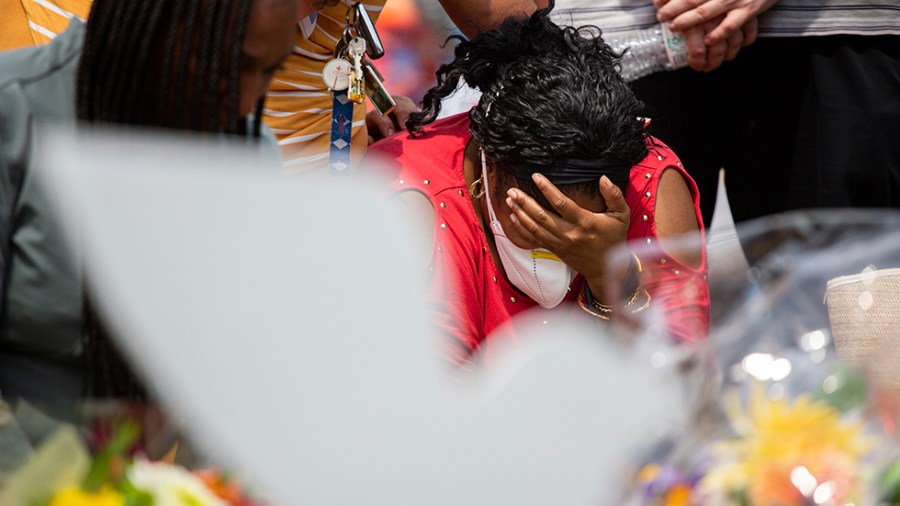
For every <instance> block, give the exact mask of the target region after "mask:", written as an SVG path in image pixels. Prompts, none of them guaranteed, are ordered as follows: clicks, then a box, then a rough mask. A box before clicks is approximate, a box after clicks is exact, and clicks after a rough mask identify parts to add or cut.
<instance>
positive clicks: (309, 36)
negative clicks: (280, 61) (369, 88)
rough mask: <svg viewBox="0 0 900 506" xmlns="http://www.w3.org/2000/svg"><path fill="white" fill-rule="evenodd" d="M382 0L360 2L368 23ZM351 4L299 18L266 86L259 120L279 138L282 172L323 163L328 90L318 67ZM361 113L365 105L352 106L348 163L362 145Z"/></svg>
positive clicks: (328, 123)
mask: <svg viewBox="0 0 900 506" xmlns="http://www.w3.org/2000/svg"><path fill="white" fill-rule="evenodd" d="M385 1H386V0H364V1H363V5H365V7H366V11H367V12H368V13H369V16H370V17H371V18H372V21H373V22H374V21H375V20H377V18H378V15H379V14H380V13H381V9H382V8H383V7H384V4H385ZM353 3H354V2H351V1H350V0H344V1H342V2H341V3H339V4H338V5H336V6H334V7H326V8H324V9H322V10H321V11H319V12H317V13H315V14H314V15H313V16H311V18H310V19H308V20H305V21H304V22H302V23H300V29H299V30H298V31H297V35H296V38H295V42H294V51H293V53H292V54H291V56H290V57H288V59H287V61H285V63H284V69H283V70H281V71H279V72H277V73H276V74H275V77H274V78H273V79H272V83H271V84H270V85H269V94H268V96H267V98H266V107H265V116H264V119H265V122H266V124H267V125H268V126H269V128H271V129H272V132H273V133H274V134H275V136H276V137H277V138H278V144H279V146H280V147H281V155H282V158H283V159H284V166H285V170H286V171H287V172H302V171H307V170H311V169H321V168H325V167H327V165H328V158H329V147H330V143H331V102H332V94H331V91H329V90H328V88H327V87H326V86H325V82H324V81H323V80H322V69H323V67H324V66H325V64H326V63H327V62H328V61H329V60H331V59H332V58H333V57H334V47H335V45H336V44H337V41H338V39H340V37H341V35H342V34H343V31H344V26H345V25H346V22H345V20H346V15H347V8H348V7H349V6H350V5H352V4H353ZM388 50H389V49H388ZM365 117H366V107H365V106H364V105H357V106H354V108H353V131H352V134H351V148H350V150H351V152H350V160H351V163H353V164H355V163H357V162H359V159H360V158H361V157H362V155H363V154H364V153H365V150H366V143H367V132H366V128H365Z"/></svg>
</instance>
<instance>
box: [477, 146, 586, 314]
mask: <svg viewBox="0 0 900 506" xmlns="http://www.w3.org/2000/svg"><path fill="white" fill-rule="evenodd" d="M481 167H482V169H481V174H482V177H483V178H484V179H483V183H484V194H485V195H486V196H487V208H488V215H489V216H490V222H491V232H492V233H493V234H494V242H495V243H496V244H497V254H498V256H499V257H500V262H501V263H503V269H504V270H505V271H506V277H507V278H509V282H510V283H512V284H513V285H515V287H516V288H518V289H519V290H522V293H524V294H525V295H527V296H529V297H530V298H531V299H532V300H534V301H535V302H537V303H538V304H540V305H541V306H542V307H545V308H548V309H549V308H552V307H556V306H558V305H559V303H560V302H562V300H563V299H564V298H565V296H566V293H567V292H568V291H569V285H570V284H571V283H572V279H573V278H574V277H575V274H576V273H575V271H574V270H572V269H571V268H570V267H569V266H568V265H566V264H565V263H563V261H562V260H560V259H559V257H557V256H556V255H554V254H553V253H551V252H549V251H547V250H545V249H535V250H526V249H522V248H519V247H518V246H516V245H515V244H513V243H512V241H510V240H509V239H507V238H506V233H505V232H504V231H503V227H502V226H501V225H500V221H499V220H497V216H496V215H495V214H494V206H492V205H491V189H490V188H489V187H488V180H487V163H486V162H485V159H484V153H481Z"/></svg>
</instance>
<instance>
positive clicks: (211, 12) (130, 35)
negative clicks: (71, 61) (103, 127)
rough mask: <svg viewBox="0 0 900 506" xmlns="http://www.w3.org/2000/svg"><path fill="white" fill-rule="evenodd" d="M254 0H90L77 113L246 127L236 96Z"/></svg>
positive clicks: (176, 125) (192, 126)
mask: <svg viewBox="0 0 900 506" xmlns="http://www.w3.org/2000/svg"><path fill="white" fill-rule="evenodd" d="M252 1H253V0H128V1H123V0H95V1H94V4H93V6H92V8H91V13H90V17H89V18H88V25H87V31H86V35H85V40H84V47H83V49H82V53H81V58H80V61H79V65H78V82H77V88H76V102H77V112H78V118H79V119H81V120H84V121H89V122H109V123H128V124H135V125H141V126H151V127H162V128H173V129H180V130H195V131H200V132H224V133H231V134H247V133H248V131H247V124H246V121H245V119H244V118H242V117H240V115H239V113H238V108H239V106H238V102H239V100H240V70H241V58H242V54H243V51H242V48H243V40H244V33H245V31H246V26H247V19H248V17H249V12H250V5H251V3H252ZM259 121H260V116H259V114H257V116H256V117H255V123H256V124H258V123H259ZM251 131H258V128H256V126H255V125H254V128H253V129H252V130H251Z"/></svg>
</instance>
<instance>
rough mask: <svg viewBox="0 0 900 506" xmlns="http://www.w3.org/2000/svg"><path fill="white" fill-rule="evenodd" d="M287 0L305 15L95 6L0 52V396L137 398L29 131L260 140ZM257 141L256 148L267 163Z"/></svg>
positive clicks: (264, 3) (267, 1)
mask: <svg viewBox="0 0 900 506" xmlns="http://www.w3.org/2000/svg"><path fill="white" fill-rule="evenodd" d="M301 6H302V7H303V8H304V10H305V11H309V10H310V9H309V8H308V6H306V4H305V3H304V4H301V3H300V0H134V1H123V0H96V1H95V2H94V5H93V7H92V10H91V14H90V17H89V19H88V21H87V23H86V24H85V23H83V22H81V21H79V20H77V19H73V21H72V23H71V25H70V27H69V29H68V30H67V31H65V32H64V33H62V34H61V35H59V36H58V37H56V38H55V39H54V40H53V41H52V42H51V43H50V44H48V45H45V46H40V47H33V48H27V49H22V50H19V51H13V52H9V53H3V54H0V282H2V283H0V395H2V398H3V399H6V400H7V401H9V402H10V403H11V404H16V403H18V400H20V399H24V400H27V401H28V402H29V403H30V404H32V405H40V407H41V410H42V411H44V412H45V413H44V414H47V415H49V416H50V417H52V418H58V419H65V420H71V419H72V418H73V417H74V410H73V408H74V407H75V406H76V405H75V401H77V400H78V399H80V398H83V397H85V396H94V397H96V396H108V395H113V396H132V395H140V388H139V387H138V385H135V384H134V382H133V379H132V377H131V376H130V374H128V373H127V368H124V366H122V364H121V363H119V362H117V360H116V359H115V354H114V353H113V351H112V349H111V347H110V346H109V344H108V341H107V340H106V338H105V335H104V334H105V333H104V331H103V328H102V326H101V325H100V322H99V320H98V319H97V318H96V317H95V312H94V308H92V305H91V304H90V303H89V300H88V297H86V295H87V294H86V293H85V287H84V283H83V279H82V278H83V273H82V270H81V266H80V265H77V262H76V261H74V260H73V258H72V256H71V253H70V252H69V251H68V250H67V248H66V247H65V245H64V243H63V239H62V233H61V231H60V230H59V226H58V223H57V222H56V220H55V218H54V216H53V215H52V213H51V211H50V199H51V198H52V195H50V194H48V193H47V192H43V191H41V189H40V188H38V186H37V183H36V181H35V180H34V175H33V171H31V170H30V167H31V163H32V158H33V157H34V155H35V154H36V153H37V152H39V150H40V149H41V145H40V134H39V132H38V131H37V130H38V129H39V128H40V125H41V124H43V123H47V122H52V123H56V124H60V123H73V122H74V121H75V120H76V119H77V120H80V121H81V122H86V123H107V124H108V123H116V124H129V125H137V126H141V127H155V128H165V129H174V130H190V131H195V132H204V133H207V134H209V135H214V136H215V135H220V134H229V135H234V136H252V137H260V136H261V134H262V133H264V130H262V129H261V128H260V115H261V104H262V98H263V95H264V93H265V91H266V88H267V86H268V83H269V80H270V79H271V77H272V74H273V73H274V72H275V70H276V69H277V68H278V67H279V66H280V64H281V62H282V61H283V60H284V58H286V57H287V55H288V54H289V53H290V52H291V47H292V46H291V40H292V36H293V33H294V28H295V23H296V20H297V18H298V16H300V15H302V14H303V13H302V12H301ZM263 137H264V138H265V137H266V136H265V135H263ZM268 138H269V142H268V143H267V142H259V143H258V144H259V146H260V149H261V150H262V151H264V152H268V153H270V154H271V160H272V162H273V164H272V169H273V171H277V170H278V167H277V159H278V153H277V147H276V146H275V143H274V139H273V138H272V136H271V134H269V135H268ZM122 168H123V170H127V168H128V167H127V166H123V167H122ZM123 368H124V370H123ZM44 401H46V403H44Z"/></svg>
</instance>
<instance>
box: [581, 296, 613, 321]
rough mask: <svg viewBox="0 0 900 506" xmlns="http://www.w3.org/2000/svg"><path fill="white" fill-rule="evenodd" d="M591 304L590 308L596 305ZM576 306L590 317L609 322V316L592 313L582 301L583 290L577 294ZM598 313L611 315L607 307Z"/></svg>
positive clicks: (610, 309)
mask: <svg viewBox="0 0 900 506" xmlns="http://www.w3.org/2000/svg"><path fill="white" fill-rule="evenodd" d="M591 303H592V304H591V306H593V305H594V304H596V303H595V302H594V301H591ZM578 305H579V306H581V309H584V310H585V312H587V313H588V314H589V315H591V316H593V317H595V318H600V319H601V320H607V321H609V314H603V313H598V312H596V311H594V310H593V308H591V307H588V305H587V303H586V302H585V300H584V290H581V291H580V292H579V293H578ZM600 311H604V312H605V313H612V308H611V307H608V306H607V307H605V308H604V309H601V310H600Z"/></svg>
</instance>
